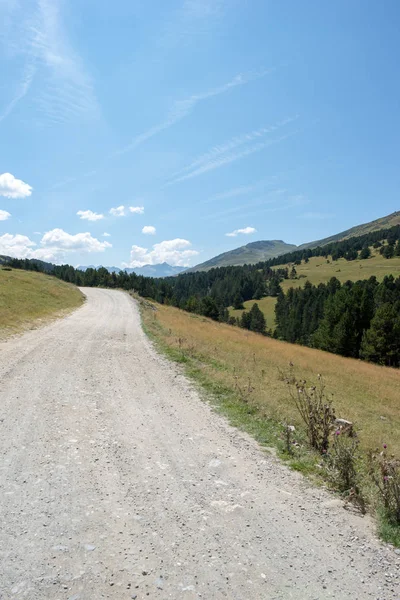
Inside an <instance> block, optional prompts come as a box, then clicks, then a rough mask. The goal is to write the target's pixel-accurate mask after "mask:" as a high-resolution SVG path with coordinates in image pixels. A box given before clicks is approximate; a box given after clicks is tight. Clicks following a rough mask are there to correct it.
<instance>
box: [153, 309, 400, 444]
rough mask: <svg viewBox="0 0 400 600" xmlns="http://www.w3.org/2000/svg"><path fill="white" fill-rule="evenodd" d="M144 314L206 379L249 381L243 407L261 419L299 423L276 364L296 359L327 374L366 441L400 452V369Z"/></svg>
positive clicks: (166, 313)
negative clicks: (249, 389) (287, 420)
mask: <svg viewBox="0 0 400 600" xmlns="http://www.w3.org/2000/svg"><path fill="white" fill-rule="evenodd" d="M143 319H144V324H145V326H146V328H147V330H148V331H149V332H150V334H152V335H153V336H155V337H156V339H158V341H159V342H161V344H162V345H163V347H164V349H165V348H166V349H167V350H168V351H169V352H172V355H174V357H175V358H176V356H178V357H179V355H180V353H181V355H182V358H184V360H183V362H186V360H187V359H189V360H190V361H191V362H192V369H193V368H194V367H195V371H196V373H197V378H198V379H199V378H200V380H203V382H204V381H205V382H210V381H211V382H213V384H214V388H215V386H216V385H217V386H220V387H221V390H228V391H230V392H234V390H235V386H236V383H239V385H240V387H241V388H243V389H244V388H247V386H248V384H249V381H250V384H251V387H252V388H254V390H253V391H252V392H251V394H250V395H249V399H248V402H249V404H245V405H244V406H245V408H246V411H247V408H248V407H249V406H251V410H254V411H255V412H256V414H257V415H258V416H260V417H262V418H265V417H267V418H269V417H270V418H272V419H273V420H276V421H282V420H285V419H289V420H290V421H291V422H298V419H297V415H296V412H295V410H294V408H293V406H292V404H291V402H290V401H289V400H288V391H287V388H286V386H285V385H284V384H283V383H282V381H280V379H279V377H278V369H282V370H287V368H288V364H289V361H292V362H293V363H294V365H295V373H296V374H297V375H298V376H299V377H301V378H305V379H307V380H309V381H311V380H313V379H315V378H316V375H317V374H318V373H321V374H322V375H323V377H324V380H325V383H326V385H327V389H328V390H330V391H332V392H334V404H335V406H336V408H337V415H338V416H340V417H342V418H346V419H349V420H351V421H354V422H355V423H356V425H357V428H358V430H359V431H360V438H361V444H362V446H363V447H364V448H365V449H366V448H375V447H377V446H380V445H381V444H382V443H387V444H389V448H390V450H391V451H393V452H394V453H396V454H400V405H399V402H398V398H399V393H400V371H399V370H395V369H389V368H387V367H379V366H376V365H372V364H368V363H365V362H361V361H358V360H353V359H348V358H343V357H341V356H336V355H334V354H329V353H326V352H322V351H320V350H314V349H311V348H305V347H302V346H297V345H292V344H287V343H285V342H280V341H277V340H273V339H271V338H265V337H263V336H260V335H257V334H254V333H251V332H248V331H245V330H242V329H239V328H235V327H230V326H229V325H224V324H221V323H216V322H214V321H210V320H208V319H205V318H204V317H199V316H197V315H192V314H189V313H185V312H183V311H180V310H178V309H175V308H172V307H166V306H158V305H157V311H156V312H155V311H153V310H144V311H143ZM179 340H180V341H179ZM382 417H383V418H382ZM268 442H269V443H270V444H271V440H268ZM271 445H272V444H271Z"/></svg>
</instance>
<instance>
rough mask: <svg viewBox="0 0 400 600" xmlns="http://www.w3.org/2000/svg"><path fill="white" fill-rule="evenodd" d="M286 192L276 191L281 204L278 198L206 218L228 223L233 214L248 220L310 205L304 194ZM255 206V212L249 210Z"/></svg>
mask: <svg viewBox="0 0 400 600" xmlns="http://www.w3.org/2000/svg"><path fill="white" fill-rule="evenodd" d="M286 191H287V190H276V193H277V194H279V202H278V199H277V198H275V199H271V200H265V199H262V200H261V201H256V202H254V203H251V204H244V205H242V206H238V207H235V208H232V209H228V210H224V211H220V212H218V213H215V214H208V215H207V216H206V217H204V218H205V219H211V220H212V221H213V223H226V220H227V217H228V218H229V216H231V215H232V214H233V213H237V214H236V215H235V218H240V219H247V218H252V217H257V216H259V215H262V214H273V213H275V212H281V211H285V210H291V209H295V208H298V207H300V206H304V205H306V204H308V203H309V200H308V199H307V198H305V197H304V196H303V195H302V194H297V195H289V196H286V195H285V194H286ZM253 206H254V207H256V208H255V210H248V209H249V208H250V207H253Z"/></svg>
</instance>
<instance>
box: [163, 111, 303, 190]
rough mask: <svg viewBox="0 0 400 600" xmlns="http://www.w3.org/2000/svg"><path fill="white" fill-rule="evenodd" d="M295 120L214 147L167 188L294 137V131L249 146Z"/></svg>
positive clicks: (185, 168) (183, 171)
mask: <svg viewBox="0 0 400 600" xmlns="http://www.w3.org/2000/svg"><path fill="white" fill-rule="evenodd" d="M296 119H297V117H289V118H287V119H284V120H283V121H280V122H279V123H276V124H275V125H271V126H270V127H263V128H261V129H257V130H255V131H251V132H249V133H246V134H244V135H241V136H236V137H234V138H232V139H230V140H229V141H228V142H225V143H224V144H221V145H219V146H214V147H213V148H211V149H210V150H209V151H208V152H206V153H205V154H203V155H202V156H200V157H199V158H197V159H195V160H194V161H193V162H191V163H190V164H189V165H187V166H186V167H184V168H183V169H182V170H181V171H180V172H178V173H177V174H176V175H177V176H176V177H174V178H173V179H172V180H171V181H169V182H168V183H167V184H166V185H167V186H168V185H172V184H174V183H179V182H181V181H185V180H186V179H192V177H197V176H199V175H202V174H203V173H207V172H208V171H212V170H214V169H218V168H220V167H223V166H225V165H228V164H231V163H233V162H235V161H237V160H240V159H242V158H245V157H246V156H250V155H251V154H254V153H255V152H260V151H261V150H264V149H265V148H268V147H269V146H273V145H274V144H278V143H280V142H282V141H284V140H286V139H288V138H289V137H292V136H293V135H295V133H297V132H296V131H292V132H289V133H286V134H284V135H281V136H279V137H276V138H273V139H269V140H266V141H260V142H257V143H256V144H251V142H254V141H255V140H257V139H262V138H264V137H265V136H267V135H268V134H271V133H274V132H276V131H278V130H279V129H281V128H282V127H284V126H286V125H288V124H289V123H292V122H293V121H294V120H296ZM248 144H250V145H248ZM241 146H244V148H242V149H240V150H238V148H240V147H241ZM180 173H182V174H180Z"/></svg>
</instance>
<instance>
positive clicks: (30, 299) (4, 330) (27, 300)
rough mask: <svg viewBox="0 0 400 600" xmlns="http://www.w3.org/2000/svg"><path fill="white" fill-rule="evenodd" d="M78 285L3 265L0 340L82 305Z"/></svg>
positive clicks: (0, 297)
mask: <svg viewBox="0 0 400 600" xmlns="http://www.w3.org/2000/svg"><path fill="white" fill-rule="evenodd" d="M83 301H84V296H83V294H82V293H81V292H80V291H79V290H78V288H77V287H75V286H73V285H70V284H69V283H65V282H63V281H60V280H59V279H56V278H55V277H50V276H48V275H44V274H43V273H36V272H34V271H22V270H19V269H13V270H12V271H7V270H4V269H1V268H0V339H2V338H4V337H6V336H7V335H10V334H13V333H18V332H20V331H23V330H24V329H27V328H32V327H36V326H38V325H39V324H41V323H43V322H45V321H46V320H48V319H50V318H55V317H57V316H61V315H64V314H65V313H66V312H68V311H71V310H73V309H74V308H77V307H78V306H80V305H81V304H82V303H83Z"/></svg>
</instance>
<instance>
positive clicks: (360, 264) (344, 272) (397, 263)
mask: <svg viewBox="0 0 400 600" xmlns="http://www.w3.org/2000/svg"><path fill="white" fill-rule="evenodd" d="M283 267H288V268H290V264H289V263H288V264H282V265H279V266H276V267H273V268H274V269H279V268H283ZM296 271H297V277H296V279H284V280H283V281H282V282H281V287H282V290H283V291H284V292H287V290H288V289H289V288H291V287H293V288H297V287H304V284H305V283H306V281H309V282H310V283H312V284H313V285H318V284H319V283H327V282H328V281H329V280H330V279H331V278H332V277H336V279H339V281H340V282H341V283H345V282H346V281H358V280H359V279H369V278H370V277H372V276H373V275H374V276H375V277H376V278H377V280H378V281H382V279H383V278H384V277H385V275H393V276H394V277H398V276H399V275H400V257H393V258H391V259H390V260H387V259H386V258H384V257H383V256H381V255H380V254H379V252H377V251H374V250H372V256H371V258H369V259H368V260H360V259H356V260H351V261H348V260H345V259H344V258H340V259H339V260H337V261H332V260H329V262H328V261H327V260H325V259H324V258H323V257H321V256H313V257H312V258H310V260H309V262H308V263H304V262H302V264H301V265H297V266H296ZM255 302H256V301H255V300H248V301H247V302H245V303H244V307H245V310H250V309H251V307H252V306H253V304H254V303H255ZM257 303H258V306H259V307H260V309H261V310H262V311H263V313H264V315H265V318H266V319H267V327H268V328H272V329H274V328H275V304H276V298H272V297H271V296H267V297H265V298H262V299H261V300H258V301H257ZM242 313H243V310H234V309H232V308H231V309H230V310H229V314H230V315H231V316H233V317H240V316H241V315H242Z"/></svg>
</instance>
